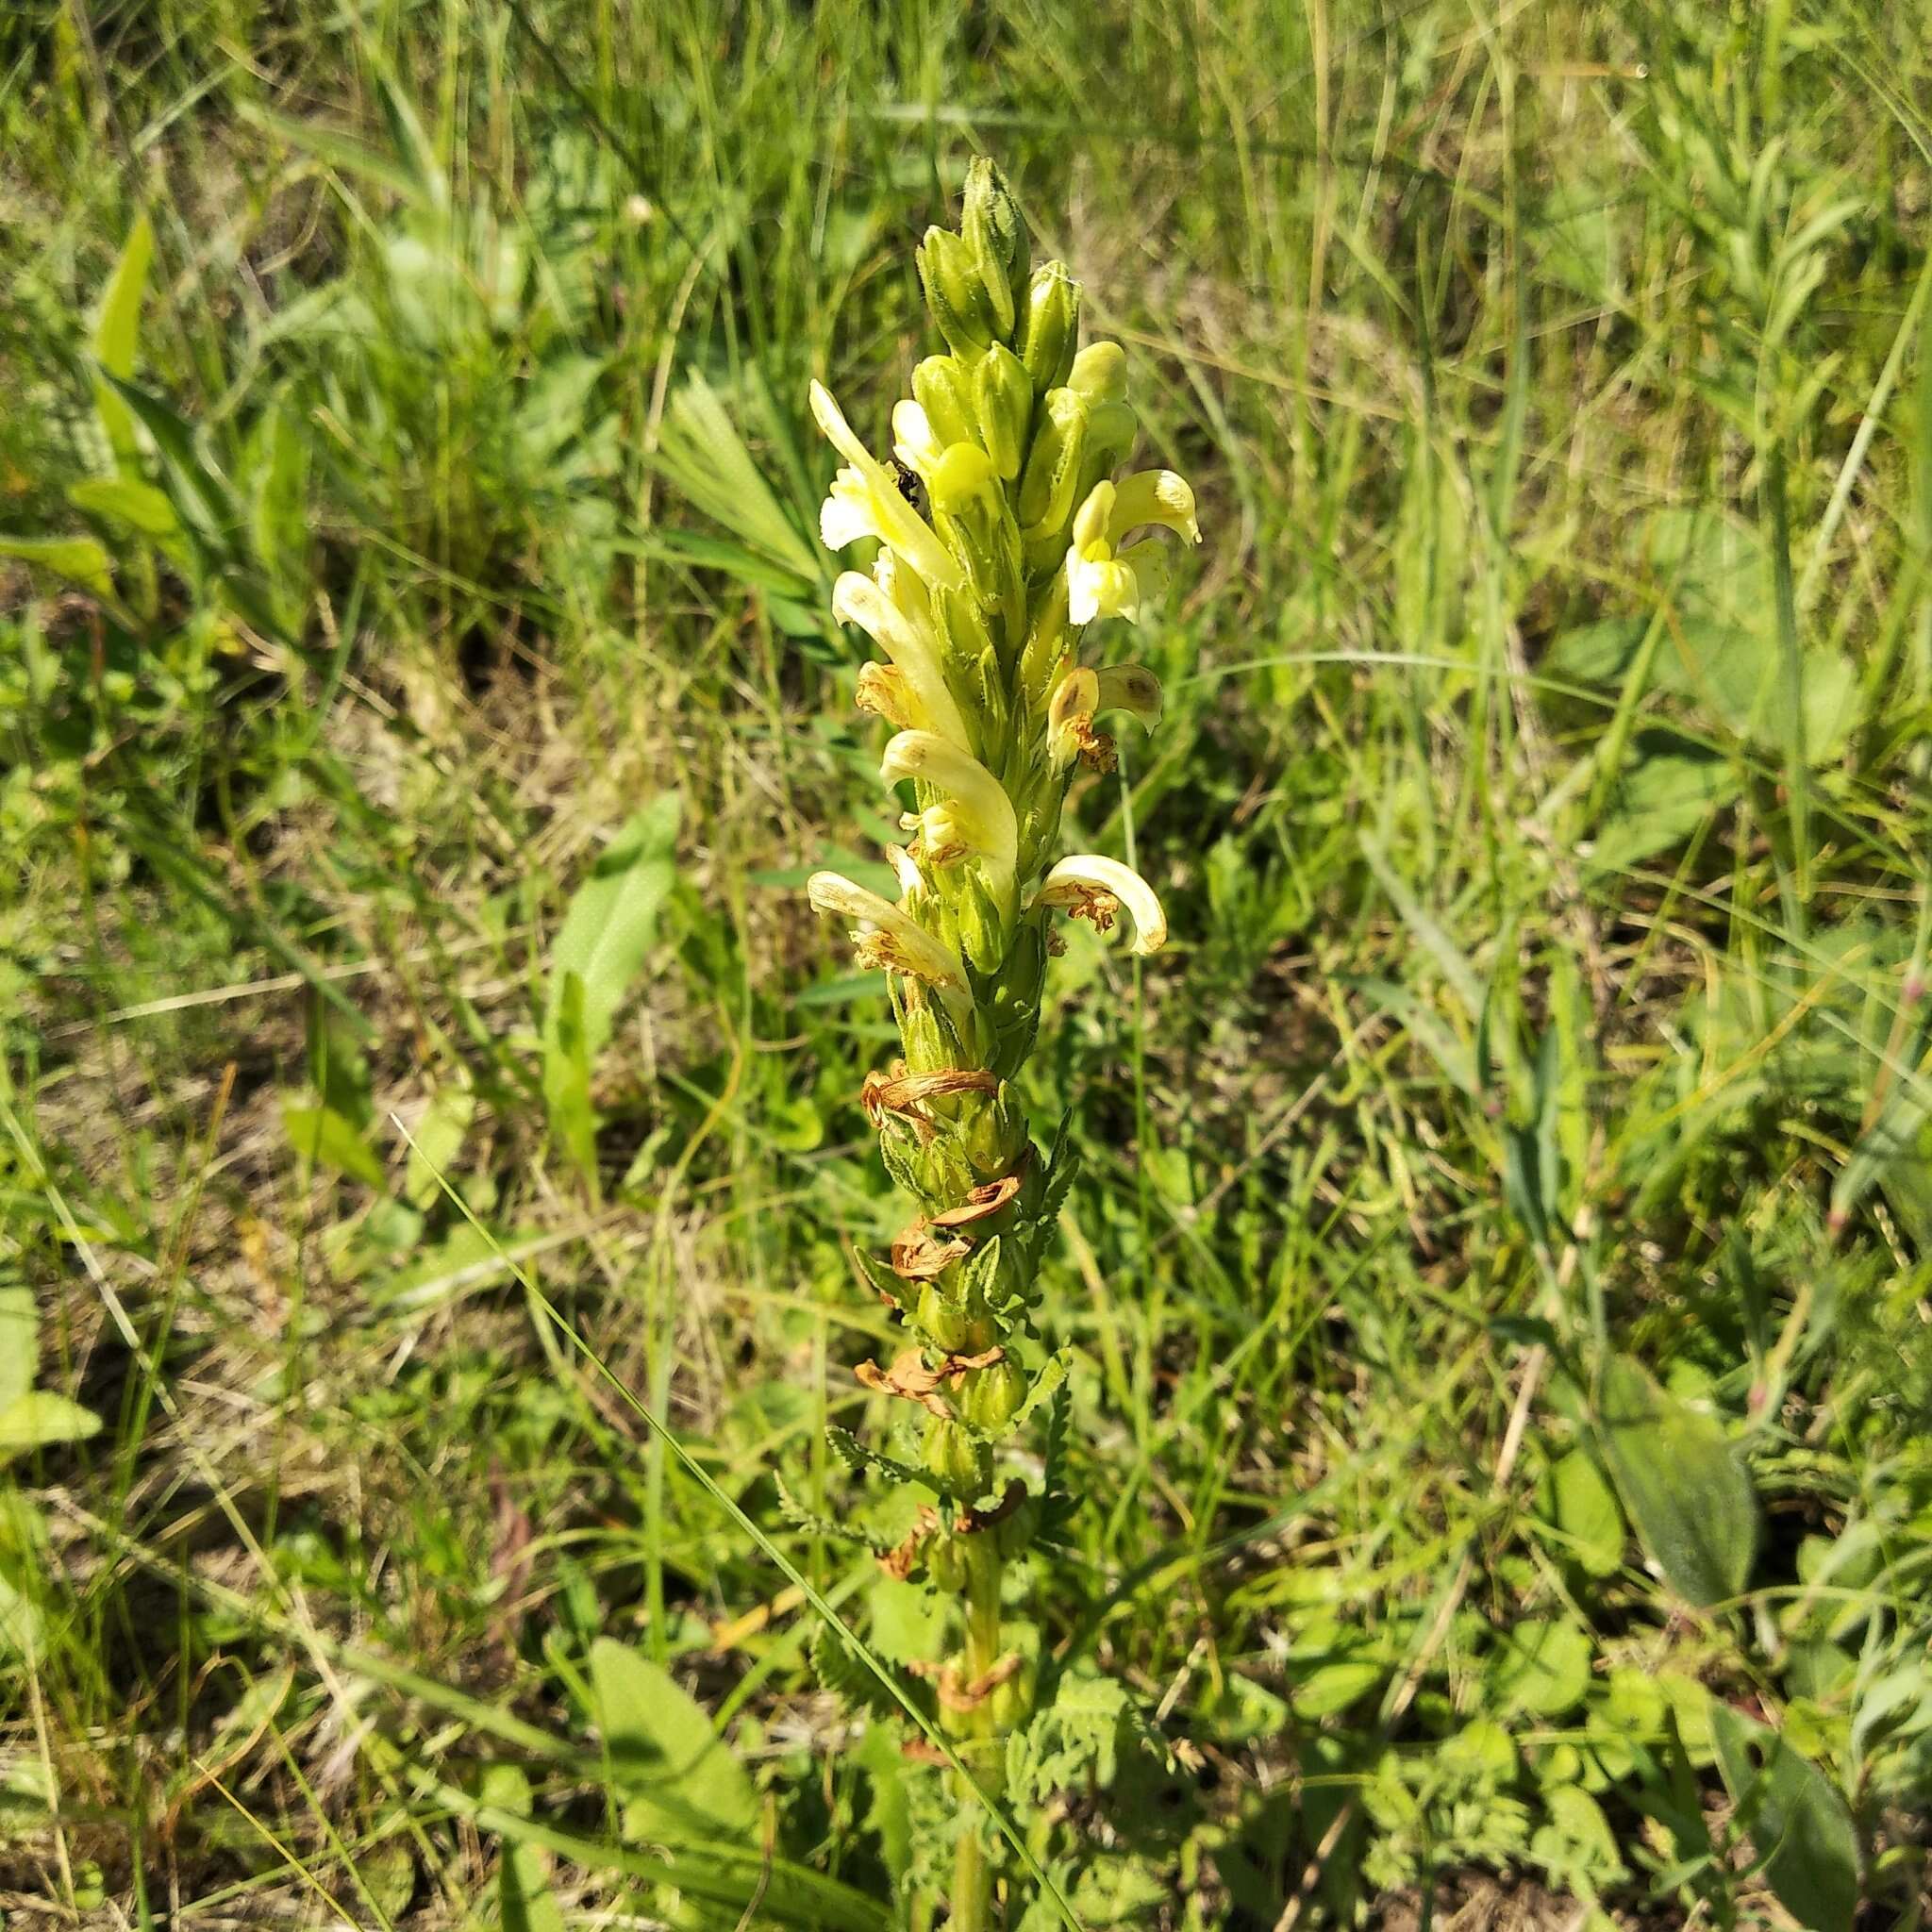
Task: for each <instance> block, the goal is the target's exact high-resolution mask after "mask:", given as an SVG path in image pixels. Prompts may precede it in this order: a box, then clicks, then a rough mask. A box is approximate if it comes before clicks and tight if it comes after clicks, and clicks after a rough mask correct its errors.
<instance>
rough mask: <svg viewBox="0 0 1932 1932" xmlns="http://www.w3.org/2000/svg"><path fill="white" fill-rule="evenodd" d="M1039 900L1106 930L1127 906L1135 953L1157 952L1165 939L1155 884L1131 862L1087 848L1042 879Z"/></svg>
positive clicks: (1040, 902)
mask: <svg viewBox="0 0 1932 1932" xmlns="http://www.w3.org/2000/svg"><path fill="white" fill-rule="evenodd" d="M1034 898H1035V903H1036V904H1038V905H1041V906H1058V908H1060V909H1061V910H1062V911H1065V912H1070V913H1072V914H1073V916H1074V918H1075V919H1091V921H1092V922H1093V924H1094V925H1095V926H1096V927H1097V928H1098V929H1099V930H1100V931H1102V932H1105V931H1107V929H1108V927H1109V926H1110V925H1112V924H1113V920H1114V914H1115V912H1116V911H1117V910H1118V909H1119V908H1122V907H1125V908H1126V910H1127V916H1128V917H1129V918H1130V919H1132V921H1133V922H1134V943H1133V945H1132V947H1131V948H1130V949H1129V950H1130V951H1133V952H1136V953H1158V951H1159V950H1160V948H1161V947H1162V946H1164V945H1165V944H1166V943H1167V914H1166V913H1164V912H1163V911H1162V910H1161V909H1160V901H1159V900H1158V898H1156V897H1155V895H1154V888H1153V887H1152V886H1150V885H1149V884H1148V883H1147V881H1146V880H1145V879H1143V878H1142V877H1141V874H1139V873H1137V872H1136V871H1134V869H1133V868H1132V867H1131V866H1125V865H1123V864H1122V863H1121V862H1120V860H1119V859H1117V858H1101V857H1100V855H1099V854H1098V853H1094V852H1083V853H1079V854H1077V855H1076V856H1075V857H1074V858H1063V859H1061V860H1060V862H1059V863H1058V865H1057V866H1055V867H1054V869H1053V870H1052V871H1051V872H1050V873H1048V874H1047V875H1046V877H1045V878H1044V879H1042V880H1041V885H1040V891H1038V892H1037V893H1036V894H1035V895H1034Z"/></svg>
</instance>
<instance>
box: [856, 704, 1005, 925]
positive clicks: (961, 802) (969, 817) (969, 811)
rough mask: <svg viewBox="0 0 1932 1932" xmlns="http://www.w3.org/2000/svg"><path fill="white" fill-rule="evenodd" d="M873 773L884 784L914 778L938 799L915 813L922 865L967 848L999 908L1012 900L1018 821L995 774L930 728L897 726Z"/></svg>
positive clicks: (945, 860)
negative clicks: (981, 867) (981, 868)
mask: <svg viewBox="0 0 1932 1932" xmlns="http://www.w3.org/2000/svg"><path fill="white" fill-rule="evenodd" d="M879 774H880V776H881V777H883V778H884V779H885V780H886V782H887V783H888V784H891V783H893V782H895V781H896V780H898V779H900V778H917V779H920V780H922V781H923V782H924V783H925V784H927V785H930V786H931V787H932V788H933V790H934V791H938V792H939V793H941V799H942V802H941V804H939V805H936V806H932V807H929V808H927V809H926V810H925V811H924V812H922V813H921V814H920V825H921V828H922V831H923V833H924V841H925V843H924V857H925V859H926V861H927V863H928V864H931V865H945V864H948V863H949V862H951V861H952V860H954V859H956V858H964V857H965V856H966V855H967V854H969V853H971V854H974V855H975V856H976V857H977V858H979V859H980V860H981V862H982V863H983V864H984V865H985V867H986V874H987V884H988V886H989V887H990V888H991V891H992V893H993V896H994V898H995V899H996V900H997V901H998V902H999V903H1000V904H1001V905H1002V906H1004V907H1008V908H1010V907H1011V905H1012V903H1013V886H1014V866H1015V864H1016V863H1017V861H1018V858H1019V852H1020V826H1019V822H1018V820H1017V819H1015V817H1014V816H1013V803H1012V800H1011V799H1009V798H1008V796H1007V794H1006V791H1005V790H1004V788H1003V787H1002V786H1001V785H1000V782H999V780H998V779H996V778H995V777H994V776H993V774H991V772H989V771H988V770H987V769H986V767H985V766H984V765H982V764H981V763H980V762H979V760H978V759H977V758H974V757H973V756H972V755H971V754H970V753H968V752H965V751H962V750H961V749H960V748H959V747H958V745H957V744H955V743H953V742H952V741H950V740H947V739H944V738H941V736H940V735H939V734H938V733H937V732H934V731H902V732H900V733H899V735H898V737H896V738H895V739H893V740H892V741H891V743H890V744H889V745H887V746H886V755H885V758H883V759H882V760H881V762H880V765H879Z"/></svg>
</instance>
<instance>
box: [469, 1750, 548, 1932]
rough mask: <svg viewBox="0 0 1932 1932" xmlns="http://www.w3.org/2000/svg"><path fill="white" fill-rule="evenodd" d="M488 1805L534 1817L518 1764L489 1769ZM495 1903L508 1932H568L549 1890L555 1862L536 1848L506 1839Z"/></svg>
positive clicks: (485, 1779) (482, 1783)
mask: <svg viewBox="0 0 1932 1932" xmlns="http://www.w3.org/2000/svg"><path fill="white" fill-rule="evenodd" d="M477 1796H478V1797H479V1798H480V1799H481V1801H482V1802H483V1803H484V1804H485V1805H489V1806H491V1807H495V1808H496V1809H498V1810H503V1811H509V1812H514V1813H515V1814H516V1816H517V1817H519V1818H527V1817H528V1816H529V1815H530V1781H529V1779H528V1778H527V1777H525V1775H524V1771H523V1767H522V1766H521V1765H517V1764H508V1763H497V1764H491V1765H490V1766H488V1767H487V1768H486V1769H485V1771H484V1773H483V1775H482V1777H481V1779H480V1780H479V1781H478V1784H477ZM496 1903H497V1909H498V1911H499V1912H500V1913H501V1915H502V1920H503V1932H563V1908H562V1907H560V1906H559V1905H558V1903H557V1900H556V1899H555V1897H553V1896H552V1894H551V1890H550V1860H549V1858H548V1857H546V1856H545V1854H544V1853H543V1852H542V1851H541V1849H540V1848H539V1847H538V1846H536V1845H533V1844H526V1843H519V1842H518V1841H517V1840H514V1839H506V1840H504V1846H503V1856H502V1860H501V1862H500V1863H499V1864H498V1866H497V1868H496Z"/></svg>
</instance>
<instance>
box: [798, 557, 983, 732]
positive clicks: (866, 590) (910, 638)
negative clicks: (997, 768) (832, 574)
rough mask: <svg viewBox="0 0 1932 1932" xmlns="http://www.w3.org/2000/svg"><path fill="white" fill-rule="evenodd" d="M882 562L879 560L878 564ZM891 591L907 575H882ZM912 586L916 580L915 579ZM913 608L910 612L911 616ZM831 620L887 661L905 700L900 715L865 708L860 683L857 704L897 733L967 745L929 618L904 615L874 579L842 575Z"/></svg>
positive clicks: (877, 683) (877, 687) (881, 687)
mask: <svg viewBox="0 0 1932 1932" xmlns="http://www.w3.org/2000/svg"><path fill="white" fill-rule="evenodd" d="M882 560H883V559H882ZM883 575H884V576H885V578H886V580H887V583H888V584H889V585H890V586H891V590H893V591H897V590H899V589H901V588H902V584H901V580H902V579H909V578H910V577H911V573H910V572H909V571H901V570H888V571H886V572H884V573H883ZM914 581H916V580H914ZM916 608H917V607H915V611H916ZM832 615H833V616H834V617H836V618H837V619H838V620H839V622H840V623H841V624H856V625H858V627H859V629H860V630H862V631H864V632H865V634H866V635H867V636H868V637H869V638H871V639H872V641H873V642H874V643H875V644H876V645H877V646H878V647H879V649H880V650H882V651H883V652H884V653H885V654H886V656H887V657H888V658H891V660H892V668H893V669H894V670H895V671H897V672H898V673H899V676H900V679H901V680H902V681H903V684H904V688H905V691H906V695H907V700H908V702H907V703H906V705H905V709H904V715H903V716H902V715H901V714H900V712H898V711H889V710H887V709H886V708H885V707H884V706H883V705H877V704H874V705H866V696H867V686H866V681H865V679H864V676H863V675H862V674H861V676H860V679H859V703H860V704H861V705H865V706H866V708H867V709H870V710H876V711H878V712H879V713H880V715H881V716H882V717H886V718H890V719H891V721H892V723H893V724H898V725H900V726H901V727H902V728H908V729H919V730H924V731H937V732H938V733H939V734H940V735H941V737H943V738H949V739H951V740H952V741H953V742H954V743H955V744H957V745H958V746H959V747H960V749H961V750H964V749H965V747H966V746H967V745H968V744H970V743H971V742H972V740H971V738H970V737H969V735H968V733H967V730H966V720H965V718H964V717H963V716H962V715H961V713H960V710H959V707H958V703H957V702H956V700H955V699H954V697H953V693H952V690H951V688H950V687H949V686H948V685H947V683H946V677H945V673H944V672H943V671H941V669H940V643H939V637H938V635H937V633H936V632H935V631H934V629H933V627H932V620H931V617H930V615H929V614H927V615H924V616H921V615H918V614H908V611H907V610H906V609H904V608H902V607H901V605H900V604H899V602H898V601H897V599H896V598H895V597H894V596H892V595H891V594H889V592H888V591H887V590H886V589H884V588H881V586H880V585H879V584H877V583H876V582H874V580H873V578H871V577H868V576H862V575H859V573H858V571H856V570H848V571H844V572H841V575H840V577H839V581H838V582H837V583H836V584H834V585H833V586H832ZM872 689H873V691H876V692H878V693H880V694H881V695H883V694H884V691H885V689H886V686H885V682H884V681H883V680H879V679H875V680H874V683H873V686H872Z"/></svg>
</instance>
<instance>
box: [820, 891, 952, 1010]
mask: <svg viewBox="0 0 1932 1932" xmlns="http://www.w3.org/2000/svg"><path fill="white" fill-rule="evenodd" d="M805 892H806V897H807V898H808V899H809V900H810V901H811V904H812V906H813V908H815V909H816V910H818V911H820V912H828V913H832V914H834V915H835V916H837V917H839V918H841V919H849V920H852V921H854V922H855V924H856V926H857V929H856V930H855V931H854V933H853V935H852V938H853V942H854V944H855V946H856V947H857V949H858V957H859V959H860V960H861V961H862V962H863V963H864V964H866V965H868V966H880V967H883V968H884V969H885V970H886V971H887V972H889V973H900V974H905V975H906V976H907V977H908V979H917V980H919V981H921V982H922V983H923V984H924V985H926V986H929V987H931V988H932V989H933V991H935V992H937V993H938V994H939V995H940V997H941V999H942V1000H944V1001H945V1003H946V1007H947V1008H948V1010H949V1011H950V1012H951V1013H952V1014H953V1017H954V1019H955V1021H956V1022H958V1023H961V1024H963V1023H964V1022H965V1021H967V1020H968V1019H970V1017H971V1015H972V1011H973V1003H972V1000H971V998H970V997H969V996H968V993H967V991H966V969H965V968H964V967H963V966H962V965H960V963H959V959H958V955H957V954H956V953H954V952H952V951H951V950H950V949H949V948H947V947H945V946H943V945H941V943H940V941H938V940H936V939H934V938H933V936H932V935H931V934H930V933H929V932H927V931H926V929H925V928H924V926H923V925H921V924H918V923H917V921H915V920H913V919H912V918H910V917H909V916H908V914H906V913H904V912H902V911H901V910H900V909H899V908H898V907H896V906H894V905H892V904H891V901H890V900H886V899H882V898H880V897H879V895H878V894H877V893H876V892H871V891H867V890H866V889H865V888H864V887H863V886H861V885H857V884H855V883H854V882H853V881H852V880H851V879H848V878H846V877H845V876H844V875H843V874H841V873H836V872H815V873H813V874H812V875H811V877H810V878H808V880H807V881H806V884H805Z"/></svg>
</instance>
